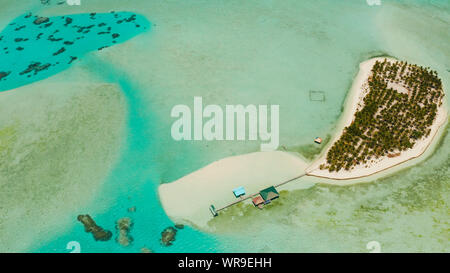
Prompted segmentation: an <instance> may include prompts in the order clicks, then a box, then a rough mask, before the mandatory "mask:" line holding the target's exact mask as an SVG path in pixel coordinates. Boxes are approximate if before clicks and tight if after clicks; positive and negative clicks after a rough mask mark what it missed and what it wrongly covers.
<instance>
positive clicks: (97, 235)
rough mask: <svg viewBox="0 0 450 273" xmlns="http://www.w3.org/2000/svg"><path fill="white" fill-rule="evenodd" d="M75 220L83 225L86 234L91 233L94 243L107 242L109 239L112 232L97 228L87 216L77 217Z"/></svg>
mask: <svg viewBox="0 0 450 273" xmlns="http://www.w3.org/2000/svg"><path fill="white" fill-rule="evenodd" d="M77 220H78V221H80V222H81V223H82V224H83V225H84V230H85V231H86V232H89V233H92V235H93V236H94V239H95V240H96V241H109V240H110V239H111V237H112V232H111V231H109V230H106V229H103V228H102V227H100V226H98V225H97V224H96V223H95V221H94V219H92V217H91V216H89V215H88V214H86V215H78V217H77Z"/></svg>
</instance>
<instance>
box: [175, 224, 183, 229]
mask: <svg viewBox="0 0 450 273" xmlns="http://www.w3.org/2000/svg"><path fill="white" fill-rule="evenodd" d="M175 227H176V228H177V229H183V228H184V225H183V224H175Z"/></svg>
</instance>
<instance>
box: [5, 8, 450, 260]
mask: <svg viewBox="0 0 450 273" xmlns="http://www.w3.org/2000/svg"><path fill="white" fill-rule="evenodd" d="M119 2H122V1H110V2H108V4H110V5H111V8H114V9H116V10H120V9H119V8H117V7H119V6H120V7H121V6H123V4H120V3H119ZM134 2H135V3H136V7H134V6H133V9H140V8H141V9H142V13H143V14H145V16H146V17H147V19H145V18H143V17H139V20H141V21H143V22H144V21H145V22H146V21H147V20H148V21H151V22H155V23H156V24H157V27H155V28H152V29H151V30H149V31H147V32H146V33H145V37H143V36H142V37H139V38H140V39H142V40H139V39H136V40H133V41H129V43H130V44H132V45H133V46H134V49H136V48H137V49H140V50H141V51H139V52H138V53H136V54H130V55H127V56H126V57H123V58H126V61H125V62H121V60H120V56H109V58H111V59H113V60H111V62H109V60H108V57H105V58H102V59H100V58H97V57H96V56H86V57H84V58H83V57H82V56H84V55H85V53H87V52H89V51H92V50H97V49H98V48H99V47H101V46H104V45H112V39H111V36H109V35H108V36H101V35H98V34H97V32H96V31H92V32H90V33H86V35H85V36H86V39H83V40H81V41H83V42H81V41H80V44H78V46H77V47H67V51H66V52H64V53H62V54H60V55H56V56H53V53H54V52H56V51H57V50H58V49H59V48H60V47H61V45H57V44H56V43H52V42H49V41H48V40H46V39H45V40H39V41H36V40H35V39H30V40H29V41H26V42H24V43H28V45H29V46H30V49H29V50H27V49H24V50H23V51H21V52H22V53H21V54H24V55H12V54H13V53H11V52H10V55H8V56H5V55H0V56H2V57H3V58H9V59H5V61H7V63H11V62H10V61H11V60H12V59H16V57H17V56H20V58H19V59H18V60H19V62H17V66H16V67H13V68H14V71H15V72H16V75H15V76H16V77H13V76H14V74H10V75H9V76H8V77H11V78H8V77H7V78H5V80H4V81H2V82H0V90H6V89H9V88H11V87H14V86H19V85H22V84H26V83H31V82H32V81H35V80H40V79H44V78H47V77H49V76H51V75H53V74H55V73H57V72H59V71H61V70H63V69H67V68H68V67H69V64H68V63H67V62H68V61H69V60H70V59H68V57H69V56H71V55H77V56H79V57H80V60H77V61H76V62H78V61H79V62H80V63H81V64H83V65H85V66H87V67H89V68H90V71H92V73H95V74H96V76H97V77H98V78H99V79H100V80H101V81H106V82H112V83H118V84H119V85H120V87H121V88H122V90H123V92H124V95H125V97H126V99H127V102H128V111H129V112H128V129H127V130H128V133H127V136H128V138H127V143H126V145H125V147H123V150H122V156H121V158H120V160H119V162H118V164H117V165H116V167H115V169H114V170H113V171H112V172H111V174H110V176H109V177H108V179H107V181H106V183H105V186H104V188H103V191H102V194H101V195H100V196H98V197H97V200H96V201H95V202H93V204H89V205H88V208H87V209H86V211H79V213H89V210H90V209H89V208H92V210H93V211H101V212H100V213H97V214H95V215H93V216H94V219H95V220H96V221H97V223H98V224H99V225H101V226H102V227H104V228H107V229H109V230H112V231H114V229H115V228H114V223H115V221H116V220H117V219H119V218H121V217H124V216H130V217H131V218H132V219H133V220H134V222H135V225H134V227H133V230H132V231H131V235H132V236H133V237H134V243H133V245H132V246H131V247H128V248H124V247H121V246H120V245H119V244H117V243H116V242H115V241H114V240H111V241H109V242H106V243H104V242H95V241H94V240H93V239H92V236H91V235H90V234H88V233H86V232H84V229H83V226H82V225H81V224H80V223H78V222H76V220H75V219H74V224H73V226H72V228H71V229H69V230H66V231H64V235H63V236H59V237H58V238H55V239H53V240H51V241H50V242H37V243H36V246H35V247H33V248H32V249H31V250H30V251H36V252H68V250H66V244H67V243H68V242H69V241H73V240H75V241H78V242H80V244H81V249H82V251H83V252H139V251H140V248H141V247H143V246H146V247H148V248H150V249H152V250H154V251H156V252H199V251H254V250H255V249H256V250H258V251H277V250H278V251H280V250H282V251H298V250H303V251H318V250H321V251H348V250H349V249H351V250H355V251H361V248H358V247H355V246H352V244H353V243H354V242H353V241H351V240H350V239H349V242H348V243H346V242H340V244H338V243H337V241H339V240H333V238H339V237H340V236H341V235H340V234H334V233H332V234H331V235H330V234H329V232H327V231H326V232H324V231H323V230H320V229H316V228H317V227H316V226H314V225H311V226H308V224H309V222H308V219H310V218H313V217H309V218H308V219H304V218H302V216H300V217H297V218H295V217H296V216H295V215H288V216H286V217H285V219H282V220H283V221H286V222H287V223H288V224H286V223H282V224H278V225H277V224H274V225H267V227H266V228H263V229H261V230H260V232H255V233H254V234H252V236H251V237H247V238H245V244H238V245H237V244H235V242H236V238H239V236H240V234H238V232H236V233H235V234H229V235H227V236H221V235H213V234H206V233H203V232H200V231H197V230H195V229H192V228H190V227H186V228H185V229H183V230H180V231H179V232H178V234H177V240H176V241H175V243H174V245H173V246H171V247H162V246H161V245H160V244H159V239H160V233H161V231H162V230H163V229H164V228H166V227H168V226H170V225H173V223H172V222H171V221H170V220H169V219H168V218H167V216H166V215H165V213H164V211H163V210H162V208H161V206H160V204H159V200H158V196H157V187H158V185H159V183H160V181H167V180H173V179H176V178H178V177H180V176H182V175H184V174H186V173H189V172H191V171H193V170H195V169H197V168H199V167H202V166H204V165H205V164H207V163H209V162H211V161H212V160H215V159H218V158H222V157H224V156H228V155H232V154H238V153H243V152H248V151H253V150H254V149H255V147H257V146H258V144H255V143H238V144H236V143H215V142H212V143H209V145H210V146H209V147H207V144H204V143H189V144H187V143H176V142H174V141H173V140H172V139H170V137H168V134H167V132H169V130H168V128H169V126H170V120H168V115H167V112H168V110H170V107H168V105H169V106H170V105H173V104H178V103H186V104H189V103H191V102H192V97H193V95H199V94H200V95H204V96H205V97H206V99H207V100H208V101H209V102H211V103H242V104H248V103H253V104H267V103H277V104H280V106H281V109H282V110H281V111H282V112H281V117H282V121H283V123H282V128H281V139H282V144H283V145H286V146H297V145H303V144H307V143H310V141H311V139H312V137H313V136H316V135H325V134H327V133H330V132H332V130H333V127H334V124H335V122H336V120H337V118H338V116H339V114H340V110H341V109H340V108H341V104H342V102H343V100H344V98H345V94H346V92H347V90H348V88H349V86H350V84H351V81H352V78H353V76H354V75H355V73H356V72H357V65H358V63H359V62H360V61H362V60H364V59H367V58H369V57H371V56H373V55H377V54H383V53H388V54H392V55H395V56H400V57H403V58H406V59H410V58H417V59H415V60H414V61H418V62H422V63H428V62H430V60H433V62H432V64H436V63H438V64H444V65H445V62H446V61H448V55H445V54H444V55H442V52H444V53H445V47H444V50H442V48H436V49H433V50H434V51H433V52H430V54H429V56H425V57H417V56H418V55H416V54H415V53H416V52H417V51H416V50H415V49H414V50H410V51H408V50H401V49H402V48H403V49H405V46H404V44H402V43H401V42H402V41H401V40H400V39H399V40H395V41H394V43H393V45H392V44H391V45H390V46H387V45H386V44H385V40H384V37H383V35H382V33H380V31H379V29H377V28H376V27H375V25H374V23H375V21H376V16H377V15H378V13H379V12H380V11H386V10H387V11H392V12H394V13H395V12H396V9H395V8H398V6H396V5H397V4H396V5H394V6H392V5H391V4H392V1H391V2H389V1H383V2H384V3H385V5H382V6H381V7H380V8H379V9H378V8H377V7H368V6H367V5H366V4H365V1H356V0H355V1H342V2H341V1H340V2H339V3H337V1H314V2H308V1H294V2H288V1H286V2H276V1H258V3H256V2H250V1H249V2H248V3H247V4H246V5H244V4H242V3H241V1H239V3H238V2H233V1H227V2H222V1H216V2H214V1H211V2H209V1H207V2H208V3H207V2H205V1H194V2H193V3H192V4H189V3H185V2H183V3H181V2H180V3H175V4H170V3H168V4H167V5H168V6H167V8H166V6H163V7H162V8H161V6H159V5H157V4H155V3H153V2H147V1H134ZM300 2H301V3H300ZM90 3H92V4H89V6H87V5H85V6H82V7H81V9H84V10H83V12H92V11H97V10H102V9H105V8H104V6H105V3H104V1H99V0H97V1H91V2H90ZM216 3H217V5H216ZM233 4H234V5H233ZM290 4H291V5H292V6H289V5H290ZM430 4H433V5H437V7H435V6H433V5H430ZM171 5H172V6H171ZM196 5H197V6H196ZM399 5H400V7H401V5H405V7H404V8H403V10H405V13H406V14H408V9H409V7H410V6H412V7H414V6H415V7H419V8H421V7H424V10H430V11H431V12H434V11H435V10H440V12H443V13H444V14H446V11H447V12H448V2H447V1H442V2H439V1H415V2H411V1H403V2H400V4H399ZM129 6H130V8H131V6H132V5H129ZM100 7H102V8H100ZM220 8H223V9H220ZM124 10H125V9H124ZM197 11H198V14H197V13H194V12H197ZM24 12H25V11H24ZM227 12H228V13H229V14H227ZM246 13H248V16H247V14H246ZM24 14H26V13H24ZM120 14H123V15H124V17H127V16H128V15H129V13H120ZM193 14H197V15H198V16H192V15H193ZM411 14H413V13H411ZM426 15H427V14H426V13H425V15H424V16H426ZM447 15H448V13H447ZM23 16H24V15H23ZM23 16H21V17H19V18H18V19H17V24H18V25H20V24H21V23H23V20H25V19H24V18H23ZM70 16H71V17H72V18H76V19H77V20H80V21H81V23H83V24H84V23H86V24H87V25H89V22H90V20H91V19H90V15H89V13H87V14H74V15H70ZM96 16H98V18H102V19H104V20H106V21H108V22H109V21H111V23H113V22H115V21H116V20H115V18H114V17H113V15H111V14H110V13H105V14H100V13H99V14H97V15H96ZM189 16H191V17H189ZM61 18H62V17H55V18H53V19H55V20H56V19H61ZM419 18H420V17H419ZM53 19H52V20H53ZM63 22H64V21H63V20H62V19H61V20H58V21H56V22H55V25H54V26H55V27H56V26H59V28H61V29H64V30H65V31H64V32H63V31H61V32H59V33H56V34H55V37H57V35H59V34H61V35H62V34H64V35H65V36H64V38H65V39H68V38H71V39H73V38H74V37H76V36H74V35H79V33H77V32H76V31H77V29H67V28H64V27H63V26H61V24H63ZM205 22H209V23H207V24H205ZM81 23H80V24H81ZM96 23H99V22H96ZM397 23H398V24H393V25H392V26H391V27H392V29H399V31H400V33H403V34H405V36H406V33H407V31H405V30H403V29H401V28H400V26H401V24H400V23H399V22H397ZM58 24H59V25H58ZM142 25H144V23H142ZM15 27H17V26H15V25H13V26H9V27H8V28H7V29H6V30H5V31H4V32H5V33H6V34H8V33H11V36H12V37H10V38H8V39H6V40H5V41H6V42H7V43H8V45H15V44H16V42H14V38H15V36H16V34H17V33H20V32H17V33H15V31H14V29H15ZM51 27H53V26H51ZM117 27H118V29H117V30H116V31H117V32H120V33H121V36H120V38H121V39H123V40H119V39H117V42H124V41H126V40H128V39H129V38H131V37H134V36H136V35H137V34H138V33H140V31H139V29H138V28H136V27H135V25H134V24H131V25H128V27H127V25H120V24H119V25H118V26H117ZM35 30H38V31H39V29H35ZM54 30H55V29H52V30H50V27H49V29H48V30H45V29H44V31H46V36H47V37H48V35H50V34H51V33H53V31H54ZM130 30H131V31H130ZM20 31H25V32H24V33H27V32H26V31H30V34H31V31H32V29H31V28H25V29H22V30H20ZM385 31H388V32H389V30H388V29H386V30H385ZM425 31H426V30H420V32H419V34H422V33H425ZM429 35H431V38H430V39H428V40H427V42H429V43H432V41H433V39H436V40H437V41H440V40H439V39H442V36H440V37H437V36H436V35H434V34H433V33H431V32H430V34H429ZM438 35H440V34H438ZM419 36H420V35H419ZM399 37H400V36H399ZM443 40H444V41H445V40H446V37H445V36H444V38H443ZM5 41H2V42H1V43H3V42H5ZM447 41H448V39H447ZM32 43H36V44H32ZM32 45H33V47H31V46H32ZM34 45H38V47H34ZM125 45H126V43H125ZM223 45H225V46H223ZM24 48H25V46H24ZM33 48H34V49H33ZM38 48H50V49H51V50H48V51H38V50H37V49H38ZM419 48H420V46H419ZM407 49H409V48H407ZM0 50H2V47H0ZM184 50H185V51H184ZM16 53H17V52H16ZM447 53H448V52H447ZM402 54H404V55H402ZM408 54H409V55H408ZM12 56H16V57H12ZM436 56H439V58H440V60H436V59H437V58H436ZM442 56H444V57H442ZM446 58H447V59H446ZM47 60H48V61H49V62H50V61H51V63H52V64H56V62H59V64H58V65H55V66H52V67H50V68H49V69H48V70H46V71H43V72H41V73H39V74H38V75H36V76H32V77H30V78H27V77H20V75H19V76H18V75H17V73H20V71H23V70H24V68H26V66H27V65H28V63H29V61H39V62H44V61H47ZM242 60H244V61H243V62H242ZM120 64H122V65H120ZM2 65H5V64H4V63H0V68H1V69H0V71H2V69H3V70H7V69H10V70H13V69H12V68H10V67H9V66H8V67H6V66H2ZM215 68H220V69H217V70H216V69H215ZM8 71H9V70H8ZM249 75H250V76H249ZM443 77H444V80H446V79H448V75H447V77H446V76H445V74H444V75H443ZM187 83H188V86H187V87H185V86H186V85H187ZM219 87H222V88H223V89H220V88H219ZM309 90H323V91H324V92H325V93H326V101H325V103H320V102H310V101H309V99H308V91H309ZM161 98H162V99H161ZM446 143H447V144H446V145H448V142H446ZM446 147H447V146H446ZM185 155H189V160H186V156H185ZM441 157H442V156H441ZM441 157H439V160H442V158H441ZM444 163H445V161H444ZM444 178H448V176H444ZM392 179H394V180H398V182H402V180H401V178H398V177H394V178H392ZM391 182H392V181H391ZM394 182H397V181H394ZM403 182H405V181H403ZM406 182H407V181H406ZM380 188H381V189H380ZM383 190H384V191H388V190H390V189H386V188H385V187H384V185H383V184H380V185H378V186H377V188H376V189H373V191H374V192H373V194H374V195H376V194H377V192H378V191H379V192H383ZM352 191H354V189H353V188H348V189H347V188H343V189H340V190H339V191H337V192H338V193H335V192H333V191H331V192H330V193H329V194H328V193H324V194H322V195H321V196H320V199H319V198H317V200H316V199H312V200H310V199H307V198H305V200H307V201H308V204H307V205H308V206H309V207H308V208H302V207H300V208H298V209H297V210H298V211H300V214H301V213H302V211H304V214H306V215H308V214H311V215H314V217H316V218H318V219H315V221H317V222H319V224H321V221H326V222H327V223H328V222H329V216H328V214H327V213H328V211H326V209H327V205H326V200H333V202H334V203H333V204H330V205H329V206H330V207H331V206H336V210H338V211H344V212H345V211H348V212H351V211H352V209H351V208H348V207H346V206H351V205H349V203H346V204H345V205H346V206H339V202H341V201H342V200H340V197H341V196H347V195H349V196H350V197H347V198H349V199H352V198H355V197H354V196H351V195H350V194H349V192H352ZM342 192H344V193H342ZM303 194H306V193H302V194H299V193H297V195H299V196H300V198H302V195H303ZM371 196H372V195H371ZM365 198H368V199H369V197H367V196H365ZM372 198H373V197H372ZM305 202H306V201H305ZM361 202H363V201H361ZM292 203H295V202H292ZM291 205H292V204H291ZM132 206H136V208H137V211H136V212H135V213H128V212H127V208H129V207H132ZM323 207H325V209H324V208H323ZM396 213H397V212H396ZM378 216H379V215H378ZM346 217H347V216H346V215H344V216H343V217H342V219H344V220H342V219H341V222H342V226H353V227H354V228H355V229H362V230H365V229H368V228H370V226H368V224H367V223H364V222H363V223H356V222H352V221H354V219H350V220H348V221H346V220H345V219H346ZM380 217H381V216H380ZM437 217H438V216H437ZM291 218H292V219H291ZM293 218H295V219H293ZM394 218H399V217H396V216H395V217H394ZM299 219H300V222H301V223H300V224H298V225H297V226H296V225H290V224H289V223H290V222H296V220H299ZM408 221H412V222H414V221H422V219H418V220H417V219H416V220H415V219H414V218H413V219H412V220H410V219H408ZM297 222H298V221H297ZM256 224H258V222H256ZM381 225H383V223H381ZM386 225H388V224H386ZM418 226H419V225H418ZM331 228H333V227H331ZM392 228H393V229H394V230H395V231H396V232H398V233H402V232H404V230H403V229H402V228H401V227H400V226H396V227H392ZM286 230H289V232H291V235H292V234H293V235H294V236H295V240H292V237H290V236H286ZM265 236H271V237H272V238H274V239H273V244H274V246H276V244H277V243H278V244H280V245H279V248H278V249H271V248H266V246H264V243H263V242H262V240H261V238H264V237H265ZM392 237H394V236H392ZM364 239H365V238H364ZM368 239H370V238H368ZM238 240H239V241H240V239H238ZM315 240H320V244H321V246H317V245H316V246H315ZM277 241H278V242H277ZM287 241H289V243H287V244H284V242H287ZM362 246H363V247H362V249H363V251H364V245H362ZM352 247H353V248H352ZM409 247H411V246H409ZM400 250H402V248H400ZM403 250H404V251H407V250H408V246H406V247H404V248H403Z"/></svg>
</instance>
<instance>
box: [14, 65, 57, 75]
mask: <svg viewBox="0 0 450 273" xmlns="http://www.w3.org/2000/svg"><path fill="white" fill-rule="evenodd" d="M49 67H50V64H49V63H48V64H42V65H41V63H39V62H37V63H31V64H29V65H28V67H27V69H25V70H24V71H22V72H20V75H24V74H28V73H30V72H33V71H34V75H36V74H37V73H39V72H41V71H43V70H47V69H48V68H49Z"/></svg>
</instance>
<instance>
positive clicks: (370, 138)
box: [307, 58, 447, 179]
mask: <svg viewBox="0 0 450 273" xmlns="http://www.w3.org/2000/svg"><path fill="white" fill-rule="evenodd" d="M444 95H445V93H444V91H443V86H442V81H441V79H439V78H438V75H437V72H436V71H433V70H431V69H430V68H426V67H422V66H418V65H415V64H409V63H407V62H404V61H398V60H395V59H392V58H375V59H371V60H369V61H366V62H364V63H362V64H361V65H360V72H359V74H358V76H357V79H356V80H355V83H354V86H353V87H352V90H351V94H350V95H349V98H348V102H347V105H346V107H348V108H347V109H349V110H350V111H347V112H346V113H344V115H343V121H344V122H343V124H344V126H345V127H344V128H343V129H342V130H341V134H340V135H337V136H336V138H335V140H334V141H333V142H332V143H331V145H330V147H329V148H328V149H327V150H326V153H325V154H324V155H323V156H322V157H321V158H320V159H319V160H317V161H316V162H315V163H314V164H313V165H312V166H311V167H309V168H308V170H307V173H308V175H313V176H319V177H326V178H332V179H351V178H358V177H363V176H368V175H371V174H374V173H377V172H379V171H381V170H384V169H387V168H390V167H393V166H395V165H398V164H400V163H402V162H405V161H407V160H410V159H412V158H416V157H418V156H420V155H421V154H423V153H424V152H425V150H426V148H427V147H428V146H429V145H430V143H431V142H432V140H433V138H434V136H435V135H436V133H437V131H438V129H439V127H440V126H441V125H443V124H444V123H445V121H446V118H447V114H446V110H445V107H444V105H443V99H444Z"/></svg>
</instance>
